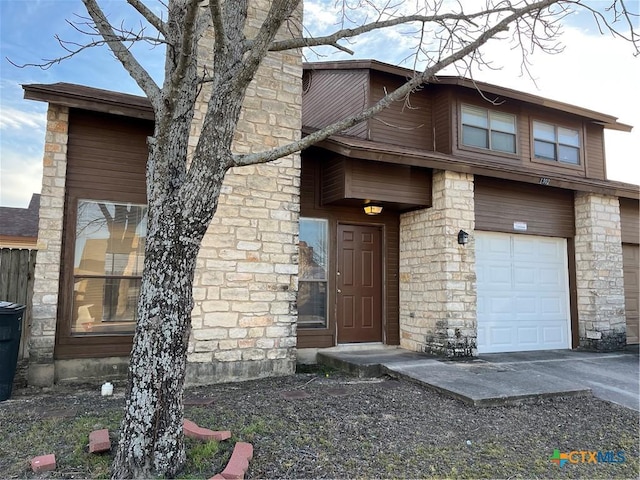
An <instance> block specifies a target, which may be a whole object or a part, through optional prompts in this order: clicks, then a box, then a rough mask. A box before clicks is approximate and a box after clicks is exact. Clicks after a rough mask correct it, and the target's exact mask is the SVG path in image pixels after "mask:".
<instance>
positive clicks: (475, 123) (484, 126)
mask: <svg viewBox="0 0 640 480" xmlns="http://www.w3.org/2000/svg"><path fill="white" fill-rule="evenodd" d="M462 144H463V145H466V146H468V147H478V148H486V149H488V150H494V151H498V152H506V153H516V117H515V115H511V114H509V113H500V112H494V111H492V110H487V109H486V108H480V107H472V106H470V105H463V106H462Z"/></svg>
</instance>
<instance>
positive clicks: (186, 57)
mask: <svg viewBox="0 0 640 480" xmlns="http://www.w3.org/2000/svg"><path fill="white" fill-rule="evenodd" d="M198 3H199V0H191V1H190V2H189V5H188V7H187V11H186V14H185V16H184V19H183V23H182V25H181V27H182V28H181V30H182V38H181V39H180V53H179V55H178V64H177V65H176V68H175V69H174V70H173V72H171V85H179V84H180V83H181V82H180V80H181V79H182V78H183V77H184V75H185V72H186V70H187V68H188V67H189V66H190V65H192V64H193V62H192V57H193V55H194V54H195V48H196V42H197V35H196V30H197V21H196V20H197V17H198Z"/></svg>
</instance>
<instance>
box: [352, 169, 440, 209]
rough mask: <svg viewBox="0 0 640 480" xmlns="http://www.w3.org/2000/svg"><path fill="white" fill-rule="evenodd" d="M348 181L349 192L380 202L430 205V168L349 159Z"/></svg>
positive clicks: (419, 205) (358, 197)
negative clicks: (349, 179) (349, 180)
mask: <svg viewBox="0 0 640 480" xmlns="http://www.w3.org/2000/svg"><path fill="white" fill-rule="evenodd" d="M350 163H351V169H350V170H351V172H350V173H351V182H347V186H348V187H350V191H348V192H347V194H348V196H350V197H351V198H357V199H369V200H375V201H379V202H388V203H398V204H401V205H411V207H412V208H413V207H416V208H417V207H428V206H431V183H432V181H431V171H430V170H427V169H424V168H418V167H410V166H408V165H393V164H390V163H373V162H367V161H365V160H352V161H351V162H350Z"/></svg>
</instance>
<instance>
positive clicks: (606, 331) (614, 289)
mask: <svg viewBox="0 0 640 480" xmlns="http://www.w3.org/2000/svg"><path fill="white" fill-rule="evenodd" d="M575 219H576V220H575V221H576V237H575V251H576V287H577V294H578V326H579V335H580V346H581V347H584V348H589V349H596V350H617V349H620V348H622V347H624V345H625V344H626V320H625V309H624V280H623V271H622V237H621V231H620V205H619V202H618V198H617V197H612V196H607V195H598V194H593V193H580V192H578V193H576V197H575Z"/></svg>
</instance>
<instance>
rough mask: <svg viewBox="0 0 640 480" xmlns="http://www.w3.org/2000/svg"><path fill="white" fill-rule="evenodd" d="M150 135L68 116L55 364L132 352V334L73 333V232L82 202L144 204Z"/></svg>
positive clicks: (95, 116)
mask: <svg viewBox="0 0 640 480" xmlns="http://www.w3.org/2000/svg"><path fill="white" fill-rule="evenodd" d="M152 132H153V123H151V122H144V121H141V120H133V119H127V118H124V119H123V118H122V117H117V116H114V115H107V114H104V113H95V112H87V111H85V110H76V109H71V110H70V112H69V142H68V146H67V148H68V149H67V189H66V193H65V206H64V219H63V233H62V258H61V268H60V281H59V295H58V319H57V328H56V342H55V349H54V358H56V359H63V358H94V357H112V356H123V355H129V352H130V351H131V346H132V342H133V334H116V335H91V336H89V335H87V336H73V335H72V334H71V321H72V318H73V315H72V309H73V297H74V295H73V292H74V285H73V281H74V272H73V268H74V257H75V237H76V232H75V230H76V222H77V211H78V200H79V199H87V200H97V201H100V200H104V201H113V202H129V203H139V204H146V195H145V191H146V172H145V167H146V160H147V147H146V137H147V136H148V135H150V134H151V133H152ZM88 146H90V147H91V148H87V147H88ZM118 164H121V165H123V168H121V169H117V168H116V169H115V170H113V169H112V165H116V166H117V165H118ZM87 167H89V169H87ZM105 168H106V169H110V170H109V174H108V175H102V173H103V171H104V169H105Z"/></svg>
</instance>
